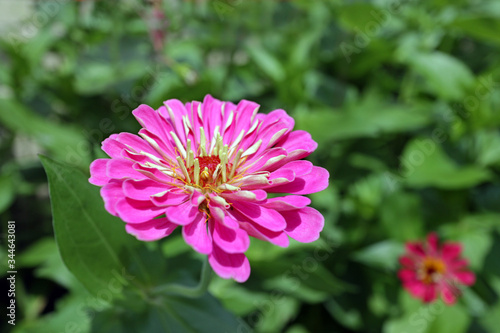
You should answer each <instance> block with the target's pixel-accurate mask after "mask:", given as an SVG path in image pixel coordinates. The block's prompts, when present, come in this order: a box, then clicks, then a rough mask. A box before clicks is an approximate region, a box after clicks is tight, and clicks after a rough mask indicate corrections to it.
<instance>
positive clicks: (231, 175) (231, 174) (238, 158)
mask: <svg viewBox="0 0 500 333" xmlns="http://www.w3.org/2000/svg"><path fill="white" fill-rule="evenodd" d="M242 154H243V149H240V150H238V153H237V154H236V157H235V158H234V160H233V167H232V168H231V173H229V178H232V177H233V176H234V172H235V171H236V167H237V166H238V163H240V158H241V155H242Z"/></svg>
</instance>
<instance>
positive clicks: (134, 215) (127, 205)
mask: <svg viewBox="0 0 500 333" xmlns="http://www.w3.org/2000/svg"><path fill="white" fill-rule="evenodd" d="M115 209H116V213H117V214H118V216H119V217H120V218H121V219H122V220H123V221H125V222H128V223H140V222H146V221H149V220H152V219H153V218H155V217H158V216H160V215H162V214H163V213H164V212H165V208H162V207H156V206H154V205H153V203H152V202H151V201H140V200H134V199H130V198H127V197H125V198H122V199H120V200H118V202H117V203H116V205H115Z"/></svg>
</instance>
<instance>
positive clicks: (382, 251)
mask: <svg viewBox="0 0 500 333" xmlns="http://www.w3.org/2000/svg"><path fill="white" fill-rule="evenodd" d="M403 253H404V246H403V244H402V243H399V242H395V241H392V240H387V241H382V242H379V243H375V244H372V245H370V246H368V247H366V248H364V249H362V250H359V251H356V252H354V253H353V255H352V258H353V259H354V260H356V261H359V262H362V263H364V264H366V265H368V266H373V267H380V268H384V269H387V270H391V271H394V270H396V268H397V266H398V258H399V257H400V256H401V255H402V254H403Z"/></svg>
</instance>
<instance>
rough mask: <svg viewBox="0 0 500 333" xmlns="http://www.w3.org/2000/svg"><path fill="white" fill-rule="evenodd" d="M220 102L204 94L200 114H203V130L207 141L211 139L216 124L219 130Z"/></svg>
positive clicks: (220, 121) (220, 119)
mask: <svg viewBox="0 0 500 333" xmlns="http://www.w3.org/2000/svg"><path fill="white" fill-rule="evenodd" d="M222 104H223V103H222V102H221V101H219V100H218V99H215V98H213V97H212V96H210V95H206V96H205V98H204V99H203V103H202V114H203V115H204V125H205V128H204V130H205V132H206V135H207V139H208V141H212V138H213V134H214V131H215V127H216V126H219V130H220V129H221V128H222V112H221V109H222Z"/></svg>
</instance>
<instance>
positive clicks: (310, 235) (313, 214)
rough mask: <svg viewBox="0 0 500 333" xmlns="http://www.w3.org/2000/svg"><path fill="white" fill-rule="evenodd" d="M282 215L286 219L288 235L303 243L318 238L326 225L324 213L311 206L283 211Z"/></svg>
mask: <svg viewBox="0 0 500 333" xmlns="http://www.w3.org/2000/svg"><path fill="white" fill-rule="evenodd" d="M281 215H282V216H283V217H284V218H285V220H286V224H287V225H286V228H285V231H286V233H287V235H288V236H290V237H292V238H293V239H295V240H297V241H299V242H302V243H310V242H313V241H315V240H317V239H318V238H319V233H320V231H321V230H323V226H324V225H325V219H324V217H323V215H321V214H320V213H319V212H318V211H317V210H316V209H314V208H311V207H304V208H301V209H297V210H291V211H282V212H281Z"/></svg>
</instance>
